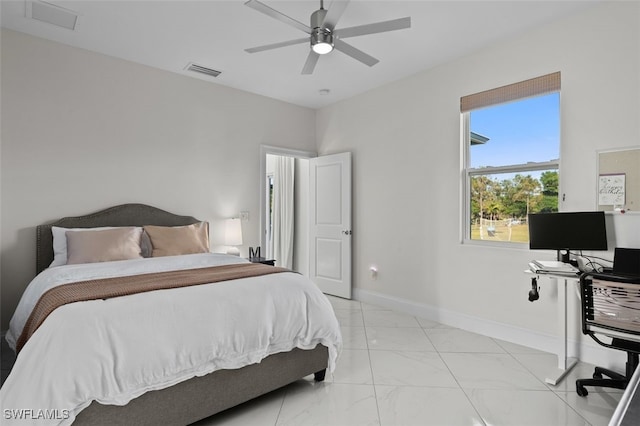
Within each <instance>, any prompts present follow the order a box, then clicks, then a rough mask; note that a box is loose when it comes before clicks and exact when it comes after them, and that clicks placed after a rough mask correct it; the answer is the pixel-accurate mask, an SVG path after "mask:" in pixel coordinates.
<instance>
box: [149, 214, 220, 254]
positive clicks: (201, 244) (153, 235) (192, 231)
mask: <svg viewBox="0 0 640 426" xmlns="http://www.w3.org/2000/svg"><path fill="white" fill-rule="evenodd" d="M144 230H145V232H146V233H147V234H148V235H149V238H150V239H151V245H153V252H152V253H151V257H161V256H177V255H181V254H193V253H208V252H209V223H208V222H199V223H194V224H193V225H187V226H152V225H149V226H145V227H144Z"/></svg>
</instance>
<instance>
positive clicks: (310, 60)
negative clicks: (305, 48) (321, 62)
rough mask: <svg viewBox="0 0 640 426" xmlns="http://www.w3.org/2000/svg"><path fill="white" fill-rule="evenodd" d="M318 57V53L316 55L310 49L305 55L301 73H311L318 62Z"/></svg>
mask: <svg viewBox="0 0 640 426" xmlns="http://www.w3.org/2000/svg"><path fill="white" fill-rule="evenodd" d="M318 58H320V55H318V54H317V53H316V52H314V51H313V50H310V51H309V56H307V61H306V62H305V63H304V67H302V74H304V75H309V74H313V69H314V68H315V67H316V64H317V63H318Z"/></svg>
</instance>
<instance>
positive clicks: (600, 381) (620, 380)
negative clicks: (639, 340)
mask: <svg viewBox="0 0 640 426" xmlns="http://www.w3.org/2000/svg"><path fill="white" fill-rule="evenodd" d="M614 340H617V339H614ZM624 343H626V344H629V342H624ZM612 344H617V345H620V342H612ZM623 345H624V344H623ZM638 346H640V345H638ZM638 349H640V347H639V348H638ZM637 367H638V354H637V353H634V352H627V365H626V370H627V371H626V374H625V375H622V374H620V373H616V372H615V371H611V370H609V369H606V368H603V367H596V368H595V370H594V372H593V378H592V379H578V380H576V392H577V393H578V395H579V396H587V395H588V394H589V392H588V391H587V388H585V386H599V387H607V388H615V389H625V388H626V387H627V385H628V384H629V380H631V376H633V373H634V371H635V370H636V368H637ZM603 376H607V377H608V378H604V377H603Z"/></svg>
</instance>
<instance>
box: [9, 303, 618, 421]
mask: <svg viewBox="0 0 640 426" xmlns="http://www.w3.org/2000/svg"><path fill="white" fill-rule="evenodd" d="M329 300H330V301H331V303H332V305H333V307H334V310H335V312H336V316H337V317H338V320H339V321H340V324H341V329H342V334H343V340H344V349H343V352H342V355H341V357H340V359H339V360H338V365H337V368H336V371H335V372H334V374H333V375H331V374H327V377H326V380H325V381H324V382H321V383H316V382H314V381H313V376H309V377H306V378H305V379H303V380H299V381H297V382H295V383H292V384H291V385H289V386H286V387H284V388H281V389H279V390H277V391H275V392H272V393H270V394H268V395H265V396H263V397H260V398H257V399H255V400H253V401H250V402H247V403H245V404H242V405H240V406H238V407H235V408H233V409H230V410H227V411H225V412H223V413H220V414H218V415H216V416H213V417H210V418H208V419H204V420H202V421H200V422H198V423H195V424H194V425H196V426H214V425H224V426H235V425H238V426H249V425H256V426H263V425H265V426H267V425H268V426H280V425H295V426H300V425H331V426H343V425H344V426H354V425H407V426H409V425H416V426H427V425H437V426H454V425H486V426H489V425H491V426H494V425H495V426H497V425H505V426H521V425H522V426H525V425H532V426H554V425H558V426H559V425H562V426H565V425H591V426H601V425H607V424H608V422H609V419H610V417H611V415H612V414H613V412H614V410H615V407H616V405H617V404H618V401H619V400H620V397H621V396H622V391H620V390H615V389H606V388H589V395H588V396H587V397H586V398H582V397H579V396H578V395H577V394H576V392H575V380H576V379H577V378H583V377H590V376H591V374H592V372H593V365H589V364H585V363H579V364H578V365H577V366H576V367H575V368H574V369H573V370H572V371H571V372H570V373H569V375H568V376H567V378H566V379H565V380H563V381H562V382H561V383H560V384H559V385H558V386H550V385H547V384H545V382H544V376H545V373H546V372H547V371H550V370H551V369H553V368H554V366H555V364H556V356H555V355H553V354H549V353H545V352H540V351H537V350H535V349H530V348H527V347H524V346H519V345H515V344H512V343H508V342H504V341H500V340H497V339H492V338H489V337H486V336H482V335H479V334H474V333H470V332H467V331H464V330H460V329H455V328H451V327H448V326H445V325H443V324H438V323H435V322H433V321H429V320H426V319H422V318H417V317H413V316H411V315H405V314H402V313H399V312H394V311H391V310H387V309H384V308H380V307H376V306H372V305H368V304H365V303H360V302H357V301H350V300H345V299H339V298H334V297H329ZM3 340H4V339H3ZM2 345H3V346H2V352H3V354H2V355H3V356H2V376H3V377H2V379H3V381H4V378H5V377H6V374H8V372H9V370H10V368H11V365H10V364H11V363H12V361H13V360H12V357H11V356H10V355H12V352H10V350H9V352H7V350H8V348H7V347H6V343H5V342H4V341H3V342H2Z"/></svg>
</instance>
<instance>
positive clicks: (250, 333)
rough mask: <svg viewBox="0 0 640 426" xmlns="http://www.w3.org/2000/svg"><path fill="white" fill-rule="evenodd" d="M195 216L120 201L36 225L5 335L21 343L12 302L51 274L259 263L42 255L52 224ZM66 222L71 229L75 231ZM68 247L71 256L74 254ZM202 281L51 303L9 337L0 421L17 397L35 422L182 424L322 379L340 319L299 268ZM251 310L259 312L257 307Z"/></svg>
mask: <svg viewBox="0 0 640 426" xmlns="http://www.w3.org/2000/svg"><path fill="white" fill-rule="evenodd" d="M201 223H202V222H201V221H199V220H198V219H196V218H194V217H191V216H179V215H175V214H172V213H169V212H166V211H163V210H160V209H158V208H155V207H151V206H147V205H143V204H125V205H120V206H116V207H112V208H109V209H106V210H102V211H99V212H96V213H93V214H90V215H86V216H79V217H67V218H63V219H60V220H58V221H55V222H53V223H49V224H46V225H40V226H38V227H37V228H36V236H37V241H36V246H37V248H36V249H37V254H36V264H37V265H36V268H37V272H38V275H37V276H36V278H35V279H34V281H32V283H31V284H30V286H29V287H28V288H27V290H26V291H25V295H23V299H26V300H27V302H25V301H23V300H21V302H20V305H19V307H18V309H17V310H16V314H14V318H13V319H12V324H11V329H10V332H9V333H8V335H7V340H8V341H9V344H10V345H12V346H16V344H19V343H20V339H19V338H18V334H19V333H18V331H15V330H14V329H18V330H19V331H23V332H24V331H25V329H26V328H27V326H26V325H24V322H25V320H24V318H25V314H24V313H22V314H19V310H21V305H27V306H29V303H28V300H29V299H30V298H34V296H32V295H31V296H30V293H33V292H35V290H30V288H31V287H32V286H34V287H42V288H43V289H45V290H46V289H47V288H51V286H53V284H49V281H52V280H53V281H55V280H62V283H63V284H64V283H70V284H71V285H75V284H72V283H76V281H81V282H82V285H84V283H85V282H87V283H88V282H92V281H91V280H94V278H96V277H99V278H100V279H102V276H103V275H104V276H106V277H111V278H112V279H115V280H120V281H122V278H121V277H122V276H129V275H132V276H143V275H145V274H146V273H147V272H148V271H152V273H158V272H157V271H168V272H166V273H168V274H171V273H173V272H175V271H174V270H176V269H177V270H186V269H191V268H193V269H198V270H203V269H207V268H210V267H211V269H212V270H214V269H215V270H217V269H221V268H213V266H222V268H225V267H230V268H234V267H236V266H237V267H238V268H244V267H245V266H247V268H248V267H249V266H258V265H254V264H249V265H243V263H248V262H247V261H245V260H242V259H240V258H238V257H235V256H228V255H215V254H212V253H199V254H186V255H181V256H170V255H169V256H165V257H162V258H159V257H150V258H145V259H133V260H119V261H111V262H101V263H88V264H73V265H72V264H69V265H64V266H60V267H49V265H51V264H52V262H53V261H54V238H53V233H52V230H55V228H53V227H56V228H60V227H61V228H67V229H68V228H102V227H143V226H145V227H147V226H149V228H145V231H146V230H147V229H152V227H151V226H158V227H166V228H167V229H173V228H176V229H177V228H183V227H187V226H188V227H193V226H196V224H201ZM71 234H73V235H74V238H75V235H77V234H79V232H76V233H73V232H72V233H69V235H71ZM83 234H84V235H86V234H87V233H86V232H84V233H83ZM69 238H71V237H69ZM143 239H144V238H143ZM207 239H208V234H207ZM69 241H71V240H69ZM74 244H75V243H74ZM71 248H72V247H71V246H70V247H69V258H68V260H69V262H70V263H71V259H72V256H75V255H76V253H73V254H72V253H71ZM154 249H155V245H154ZM56 253H57V252H56ZM56 256H57V254H56ZM229 258H235V259H229ZM227 262H230V264H228V263H227ZM260 267H264V268H273V267H271V266H265V265H260ZM160 273H162V272H160ZM60 276H63V277H64V278H60ZM51 277H55V278H51ZM154 277H155V276H154ZM83 279H86V280H89V281H83ZM106 279H109V278H106ZM127 279H128V278H127ZM65 280H66V281H65ZM34 282H35V284H34ZM43 282H46V283H47V284H42V283H43ZM208 282H209V281H207V284H203V285H193V286H186V287H181V288H171V287H169V288H166V289H161V290H156V291H150V292H143V293H138V294H131V295H126V296H123V297H115V298H105V299H98V300H88V301H85V302H76V303H71V304H67V305H64V306H61V307H59V308H57V309H56V310H55V311H52V313H51V314H49V316H48V317H47V318H46V320H45V321H43V322H42V323H41V324H40V325H39V328H37V329H35V331H34V332H33V334H32V335H31V337H30V338H29V339H28V340H27V341H26V342H25V343H23V346H20V347H21V350H20V352H19V354H18V356H17V359H16V364H15V365H14V369H13V370H12V372H11V374H10V375H9V377H8V378H7V381H6V382H5V384H4V385H3V387H2V389H0V401H2V409H3V411H4V412H5V415H4V416H3V418H4V421H7V423H13V421H14V420H15V419H14V418H13V417H14V416H13V415H11V416H9V417H11V418H7V415H6V410H7V409H25V408H26V409H31V410H36V411H31V412H28V413H26V415H27V417H31V418H34V416H40V417H37V420H38V422H37V423H38V424H56V425H66V424H70V423H72V422H73V424H74V425H76V424H77V425H98V424H109V425H130V424H136V425H146V424H148V425H157V424H163V425H185V424H189V423H192V422H195V421H198V420H200V419H203V418H206V417H209V416H211V415H213V414H216V413H218V412H221V411H223V410H226V409H228V408H230V407H233V406H236V405H238V404H241V403H243V402H246V401H248V400H250V399H253V398H255V397H257V396H260V395H263V394H265V393H268V392H270V391H273V390H275V389H278V388H280V387H282V386H285V385H287V384H289V383H292V382H293V381H296V380H299V379H301V378H303V377H305V376H308V375H311V374H313V375H314V379H315V380H316V381H322V380H324V376H325V371H326V369H327V368H329V369H330V370H332V369H333V368H334V366H335V360H336V358H337V355H338V353H339V352H340V349H341V345H342V341H341V336H340V330H339V325H338V322H337V320H336V318H335V315H334V313H333V310H332V308H331V305H330V303H329V302H328V300H327V299H326V297H324V295H322V293H320V291H319V290H318V289H317V287H316V286H315V285H314V284H313V283H311V282H310V281H309V280H307V279H306V278H304V277H302V276H300V275H298V274H295V273H292V272H280V271H278V272H277V273H272V272H271V271H267V275H264V276H263V275H260V276H251V277H245V278H238V279H235V280H227V281H221V282H215V283H213V284H208ZM59 284H60V283H58V282H57V281H56V284H55V285H59ZM76 284H77V283H76ZM43 286H44V287H43ZM60 287H64V286H60ZM45 290H40V291H45ZM33 303H35V302H33ZM38 306H39V305H38ZM33 310H35V309H29V311H30V313H32V315H33ZM262 311H264V312H265V313H266V316H267V319H263V318H262V317H259V316H260V315H263V314H262ZM193 318H195V319H193ZM196 319H197V321H196ZM29 321H31V317H29V320H28V321H26V322H27V324H28V323H29ZM185 321H187V322H186V323H184V324H183V322H185ZM189 321H190V322H189ZM15 323H19V324H20V325H21V327H16V326H15ZM147 323H149V324H147ZM276 323H277V324H276ZM133 324H135V326H134V325H133ZM281 326H283V330H280V328H279V327H281ZM145 327H154V329H153V331H151V332H150V331H149V329H147V328H145ZM263 328H264V330H263ZM192 329H193V330H192ZM214 329H215V331H214ZM12 330H13V331H12ZM114 330H116V331H114ZM23 334H24V333H23ZM254 335H255V336H256V337H255V340H252V339H254ZM75 336H81V338H75ZM22 337H23V336H22V335H21V336H20V338H22ZM215 339H220V341H224V343H225V344H224V345H223V344H220V342H219V341H217V340H215ZM89 342H91V344H89ZM203 342H204V343H203ZM227 342H228V344H227ZM254 342H259V343H254ZM174 345H175V346H176V348H174V347H173V346H174ZM190 345H191V346H190ZM212 352H215V354H213V355H212V354H211V353H212ZM67 358H68V359H67ZM65 368H66V369H67V370H65ZM130 370H131V371H130ZM132 383H133V385H132ZM33 394H39V396H38V395H36V396H34V395H33ZM67 394H68V397H67V396H65V395H67ZM60 395H62V396H60ZM38 398H40V399H38ZM43 401H44V402H43ZM39 404H40V405H39ZM47 410H48V411H47ZM16 415H17V414H16ZM20 415H25V413H21V414H20ZM7 423H3V424H7ZM15 424H28V423H25V422H24V421H15Z"/></svg>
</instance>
